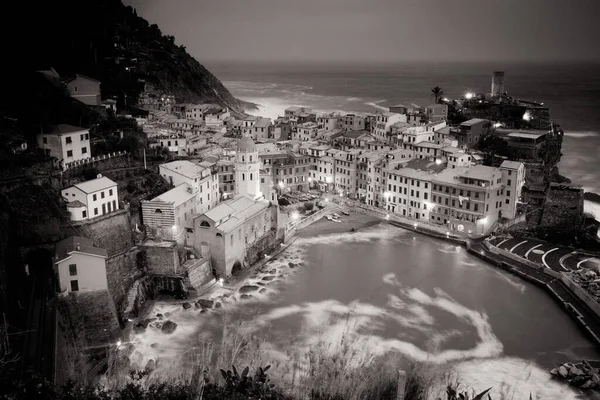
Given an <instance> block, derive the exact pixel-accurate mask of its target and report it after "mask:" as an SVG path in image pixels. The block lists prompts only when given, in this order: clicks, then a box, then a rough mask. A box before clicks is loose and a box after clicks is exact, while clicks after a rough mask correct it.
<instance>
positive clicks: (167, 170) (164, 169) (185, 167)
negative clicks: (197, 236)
mask: <svg viewBox="0 0 600 400" xmlns="http://www.w3.org/2000/svg"><path fill="white" fill-rule="evenodd" d="M158 169H159V173H160V175H161V176H162V177H163V178H165V179H166V180H167V182H169V183H171V184H172V185H173V186H179V185H181V184H182V183H187V184H188V185H190V186H191V187H192V191H193V194H194V195H196V212H197V213H199V214H201V213H203V212H206V211H208V210H210V207H211V206H212V205H214V204H215V202H217V201H218V198H219V185H218V178H215V179H214V180H215V181H216V189H215V185H214V181H213V177H212V172H211V170H210V169H209V168H206V167H203V166H200V165H198V164H194V163H193V162H191V161H187V160H182V161H172V162H170V163H166V164H161V165H160V166H159V168H158Z"/></svg>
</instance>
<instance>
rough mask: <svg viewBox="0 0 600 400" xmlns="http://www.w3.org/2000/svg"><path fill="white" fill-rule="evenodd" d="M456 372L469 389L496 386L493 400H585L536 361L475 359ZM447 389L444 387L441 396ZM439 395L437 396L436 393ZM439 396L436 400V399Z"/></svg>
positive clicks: (462, 364)
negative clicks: (579, 399) (580, 399)
mask: <svg viewBox="0 0 600 400" xmlns="http://www.w3.org/2000/svg"><path fill="white" fill-rule="evenodd" d="M454 371H455V373H456V374H457V375H458V378H459V379H460V381H462V382H468V384H469V387H470V388H472V389H474V390H476V391H482V390H485V389H487V388H489V387H492V390H491V391H490V395H491V397H492V398H494V399H496V398H501V396H502V393H505V394H506V395H507V397H506V398H509V399H512V398H514V399H515V400H517V399H518V400H520V399H528V398H529V394H530V393H531V395H532V398H534V399H536V398H540V399H544V400H575V399H578V398H581V397H579V396H578V395H577V393H576V392H575V391H574V390H573V389H571V388H570V387H569V386H568V385H566V384H565V383H563V382H561V381H558V380H554V379H552V378H551V375H550V374H548V371H546V370H544V369H543V368H541V367H539V366H538V365H537V364H535V363H534V362H528V361H526V360H523V359H519V358H510V357H503V358H497V359H475V360H469V361H463V362H459V363H457V364H456V365H455V367H454ZM444 389H445V388H443V387H440V388H439V390H440V393H443V390H444ZM433 395H435V393H433ZM434 398H437V397H432V398H431V399H432V400H433V399H434Z"/></svg>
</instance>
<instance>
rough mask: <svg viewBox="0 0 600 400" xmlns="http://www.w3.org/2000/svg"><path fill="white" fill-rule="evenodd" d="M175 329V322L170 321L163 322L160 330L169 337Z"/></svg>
mask: <svg viewBox="0 0 600 400" xmlns="http://www.w3.org/2000/svg"><path fill="white" fill-rule="evenodd" d="M176 328H177V324H176V323H175V322H173V321H171V320H167V321H165V322H164V324H163V326H162V328H161V329H160V330H161V332H162V333H165V334H167V335H170V334H171V333H173V332H175V329H176Z"/></svg>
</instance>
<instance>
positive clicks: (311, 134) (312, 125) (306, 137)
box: [292, 122, 319, 142]
mask: <svg viewBox="0 0 600 400" xmlns="http://www.w3.org/2000/svg"><path fill="white" fill-rule="evenodd" d="M318 132H319V125H318V124H317V123H316V122H305V123H303V124H300V125H298V126H297V128H296V132H294V133H293V135H292V136H293V138H294V140H299V141H301V142H308V141H311V140H314V139H316V138H317V134H318Z"/></svg>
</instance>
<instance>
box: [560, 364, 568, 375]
mask: <svg viewBox="0 0 600 400" xmlns="http://www.w3.org/2000/svg"><path fill="white" fill-rule="evenodd" d="M558 374H559V375H560V376H562V377H563V378H566V377H567V376H568V375H569V371H567V369H566V368H565V367H564V366H562V365H561V366H560V367H558Z"/></svg>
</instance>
